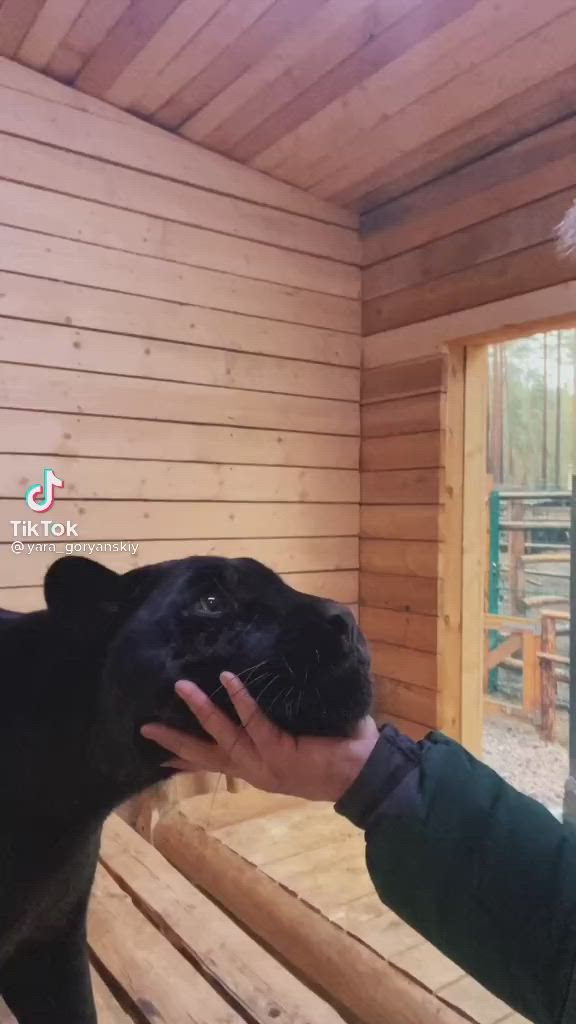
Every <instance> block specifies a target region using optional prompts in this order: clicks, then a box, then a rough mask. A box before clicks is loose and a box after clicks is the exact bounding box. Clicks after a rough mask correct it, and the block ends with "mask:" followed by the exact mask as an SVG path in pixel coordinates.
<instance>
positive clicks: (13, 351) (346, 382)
mask: <svg viewBox="0 0 576 1024" xmlns="http://www.w3.org/2000/svg"><path fill="white" fill-rule="evenodd" d="M0 360H2V361H6V362H11V363H24V364H29V365H37V366H47V367H48V366H50V367H59V368H61V369H68V370H86V371H94V372H98V373H111V374H115V375H116V374H118V375H122V376H124V375H126V376H129V377H144V378H151V379H153V380H167V381H181V382H187V383H191V384H208V385H213V386H216V387H235V388H245V389H249V390H253V391H268V392H279V393H280V394H285V395H308V396H314V397H321V398H338V399H343V400H346V401H355V400H357V398H358V392H359V385H360V380H359V377H360V374H359V371H358V370H355V369H352V368H350V369H348V368H345V367H341V366H320V365H318V364H316V363H304V362H302V361H300V360H292V359H275V358H273V357H270V356H254V355H250V354H247V353H236V352H227V351H225V350H223V349H210V348H201V347H199V346H191V345H186V344H182V343H181V342H179V343H175V342H169V341H155V340H151V339H149V338H135V337H134V336H132V335H125V334H110V333H108V332H105V331H87V330H84V329H82V328H72V327H61V326H56V325H53V324H39V323H31V322H29V321H25V320H15V319H13V318H8V317H2V316H0Z"/></svg>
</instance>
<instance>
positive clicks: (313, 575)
mask: <svg viewBox="0 0 576 1024" xmlns="http://www.w3.org/2000/svg"><path fill="white" fill-rule="evenodd" d="M358 577H359V574H358V572H357V570H330V571H327V572H313V571H312V572H302V573H290V572H288V573H286V572H285V573H282V578H283V579H285V580H286V582H287V583H289V584H290V586H291V587H294V589H295V590H299V591H301V592H302V593H303V594H315V595H316V596H317V597H331V598H332V600H333V601H342V603H343V604H348V605H350V606H351V607H352V606H353V605H355V604H357V602H358Z"/></svg>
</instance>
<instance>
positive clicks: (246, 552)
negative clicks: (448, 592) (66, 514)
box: [0, 537, 358, 587]
mask: <svg viewBox="0 0 576 1024" xmlns="http://www.w3.org/2000/svg"><path fill="white" fill-rule="evenodd" d="M126 539H129V538H126ZM106 543H108V544H109V545H110V544H111V543H112V542H105V541H102V542H101V547H102V550H100V549H99V548H98V547H95V548H94V550H82V551H81V552H75V551H74V550H66V547H65V545H64V544H63V545H54V547H56V548H57V550H55V551H51V550H42V551H32V553H30V554H28V553H27V549H25V550H24V551H23V552H22V553H21V554H15V553H14V552H13V551H12V550H11V549H10V545H9V544H0V579H2V580H3V581H4V583H5V585H6V584H7V585H8V586H10V587H24V586H38V585H39V584H40V582H41V581H42V579H43V576H44V573H45V572H46V569H47V568H48V566H49V565H50V564H51V563H52V562H53V561H55V559H57V558H59V557H61V556H62V555H63V554H75V553H81V554H82V555H83V556H84V557H86V558H93V559H95V560H96V561H98V562H102V563H103V564H104V565H108V566H109V567H110V568H112V569H114V570H116V571H117V572H127V571H128V570H130V569H136V568H138V567H139V566H142V565H150V564H154V563H156V562H164V561H166V560H169V559H173V558H188V557H189V556H190V555H222V556H224V557H229V558H257V559H258V560H259V561H261V562H264V563H265V564H266V565H268V566H270V568H271V569H274V570H275V571H276V572H280V573H289V572H298V573H302V572H322V571H331V570H340V569H355V568H357V565H358V554H357V550H358V542H357V541H356V539H355V538H354V537H335V538H324V537H312V538H303V537H298V538H282V539H280V540H275V539H271V538H268V537H264V538H261V537H260V538H254V539H246V540H243V539H241V538H234V539H222V540H215V541H212V540H194V541H189V540H184V541H178V540H156V541H153V540H147V541H141V542H140V544H139V547H138V550H137V551H136V553H135V554H134V553H130V552H126V551H124V552H122V551H110V550H106V549H105V547H104V545H105V544H106Z"/></svg>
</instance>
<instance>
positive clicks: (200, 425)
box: [0, 61, 360, 609]
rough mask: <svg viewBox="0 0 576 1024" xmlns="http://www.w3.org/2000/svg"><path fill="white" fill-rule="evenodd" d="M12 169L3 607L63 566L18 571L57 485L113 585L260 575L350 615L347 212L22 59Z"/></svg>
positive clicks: (1, 338)
mask: <svg viewBox="0 0 576 1024" xmlns="http://www.w3.org/2000/svg"><path fill="white" fill-rule="evenodd" d="M0 151H1V154H2V155H1V163H0V224H1V227H0V360H1V373H0V432H1V436H2V441H3V443H2V449H1V450H2V454H1V455H0V491H1V495H2V497H1V500H0V513H1V514H0V531H1V537H0V541H1V543H0V569H1V571H0V585H1V588H2V593H1V594H0V605H2V606H4V607H12V608H18V609H29V608H33V607H36V606H38V605H39V604H40V603H41V599H42V598H41V591H40V589H39V588H40V584H41V580H42V575H43V572H44V570H45V569H46V566H47V565H48V564H49V562H50V561H51V559H53V558H54V557H56V556H55V555H54V554H53V553H50V552H43V553H34V554H31V555H26V554H21V555H16V554H13V553H12V552H11V550H10V541H11V539H12V538H11V527H10V525H9V521H10V520H13V519H28V518H33V516H34V514H33V513H29V512H28V510H27V509H26V506H25V503H24V491H25V489H26V487H27V486H28V485H29V483H30V482H40V478H41V473H42V469H43V467H44V466H48V467H51V468H52V469H53V470H54V471H55V472H56V473H57V475H58V476H60V477H61V478H62V479H63V480H64V482H65V489H64V491H63V492H62V496H61V497H60V496H57V500H56V504H55V506H54V509H53V511H52V513H51V515H52V517H53V518H55V519H57V520H58V521H65V520H66V519H70V520H72V521H74V522H78V523H79V532H80V538H79V539H80V540H81V541H86V542H88V541H92V542H104V541H121V540H127V541H133V542H137V543H138V544H139V550H138V554H137V556H136V557H132V556H129V555H122V554H109V555H107V554H103V555H99V554H97V555H95V557H101V558H102V560H103V561H105V562H107V563H108V564H110V565H112V566H113V567H115V568H117V569H119V570H126V569H128V568H130V567H132V566H133V565H135V564H144V563H147V562H154V561H158V560H162V559H165V558H172V557H179V556H184V555H187V554H191V553H201V554H203V553H206V554H207V553H212V552H215V553H221V554H224V555H251V556H254V557H257V558H260V559H262V560H263V561H265V562H267V563H268V564H269V565H271V566H272V567H273V568H274V569H276V570H278V571H279V572H281V573H283V574H284V575H285V577H286V578H287V579H288V580H289V581H290V582H291V583H292V584H294V585H295V586H297V587H299V588H302V589H305V590H310V591H313V592H317V593H321V594H326V595H330V596H332V597H335V598H339V599H341V600H342V601H346V602H349V603H351V604H355V602H356V601H357V592H358V516H359V506H358V500H359V472H358V455H359V406H358V396H359V373H360V371H359V363H360V337H359V333H360V301H359V287H360V272H359V269H358V262H359V259H358V257H359V244H358V237H357V231H356V230H355V229H354V227H353V223H354V220H353V218H351V216H350V214H348V213H346V214H342V213H341V212H340V211H338V210H336V209H335V208H332V207H330V206H329V205H328V204H326V203H324V202H322V201H320V200H316V199H314V198H312V197H309V196H307V195H305V194H304V193H301V192H299V191H298V190H296V189H294V188H292V187H291V186H286V185H283V184H281V183H278V182H275V181H273V180H272V179H270V178H267V177H266V176H264V175H261V174H259V173H257V172H254V171H252V170H249V169H246V168H243V167H240V166H239V165H236V164H233V163H232V162H231V161H229V160H227V159H226V158H223V157H220V156H218V155H216V154H212V153H208V152H206V151H204V150H202V149H200V148H199V147H197V146H196V145H194V144H193V143H189V142H186V141H183V140H179V139H176V138H175V137H173V136H169V135H167V134H165V133H163V132H162V131H161V130H160V129H157V128H153V127H151V126H148V125H144V124H141V123H140V122H139V121H137V120H136V119H134V118H132V117H131V116H129V115H127V114H124V113H123V112H120V111H117V110H115V109H113V108H110V107H108V106H107V105H105V104H102V103H101V102H100V101H98V100H94V99H92V98H91V97H86V96H82V95H80V94H78V93H74V92H73V91H72V90H69V89H67V88H66V87H64V86H61V85H59V84H58V83H55V82H52V81H50V80H48V79H44V78H42V77H41V76H39V75H36V74H35V73H34V72H32V71H28V70H27V69H24V68H21V67H19V66H17V65H15V64H11V63H10V62H9V61H1V62H0ZM351 225H352V226H351Z"/></svg>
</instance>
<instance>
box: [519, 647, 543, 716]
mask: <svg viewBox="0 0 576 1024" xmlns="http://www.w3.org/2000/svg"><path fill="white" fill-rule="evenodd" d="M539 649H540V637H539V636H538V634H537V633H523V634H522V665H523V669H522V673H523V691H522V693H523V708H524V713H525V714H526V715H528V716H529V717H530V718H534V717H535V715H536V713H537V711H538V709H539V708H540V706H541V703H542V697H541V693H540V679H541V676H540V666H539V665H538V651H539Z"/></svg>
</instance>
